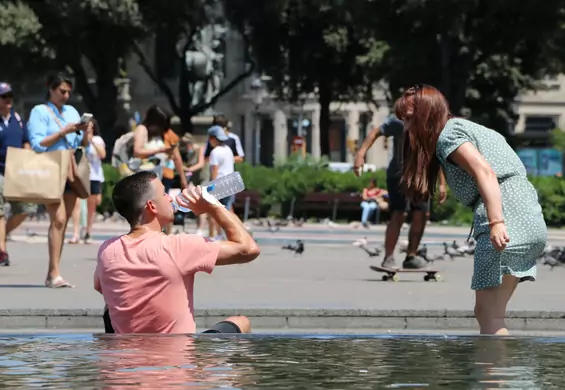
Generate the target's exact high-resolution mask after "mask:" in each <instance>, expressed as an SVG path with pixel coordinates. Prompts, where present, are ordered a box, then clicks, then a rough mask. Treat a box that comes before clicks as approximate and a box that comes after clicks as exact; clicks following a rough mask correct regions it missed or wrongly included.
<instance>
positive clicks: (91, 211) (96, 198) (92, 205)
mask: <svg viewBox="0 0 565 390" xmlns="http://www.w3.org/2000/svg"><path fill="white" fill-rule="evenodd" d="M101 202H102V195H101V194H97V195H90V196H89V197H88V214H87V215H86V236H85V239H84V240H85V242H86V241H87V240H88V239H89V238H90V235H91V234H92V225H93V224H94V215H95V214H96V207H97V206H98V205H100V203H101Z"/></svg>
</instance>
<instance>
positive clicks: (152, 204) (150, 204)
mask: <svg viewBox="0 0 565 390" xmlns="http://www.w3.org/2000/svg"><path fill="white" fill-rule="evenodd" d="M147 210H149V212H150V213H151V214H154V215H157V205H156V204H155V202H153V201H152V200H149V201H147Z"/></svg>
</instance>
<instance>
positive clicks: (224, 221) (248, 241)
mask: <svg viewBox="0 0 565 390" xmlns="http://www.w3.org/2000/svg"><path fill="white" fill-rule="evenodd" d="M207 214H208V215H209V216H210V217H212V218H213V219H214V221H216V223H217V224H218V225H219V226H220V227H221V228H222V229H223V230H224V232H225V233H226V238H227V240H226V241H220V242H219V244H220V250H219V252H218V260H216V265H231V264H241V263H248V262H250V261H252V260H254V259H256V258H257V257H258V256H259V254H260V253H261V251H260V250H259V246H258V245H257V243H256V242H255V240H254V239H253V237H251V235H250V234H249V232H248V231H247V228H246V227H245V225H244V224H243V222H241V220H240V219H239V217H238V216H237V215H236V214H234V213H232V212H231V211H230V210H227V209H226V208H225V207H224V206H222V205H220V204H218V205H213V207H211V208H210V210H209V211H208V212H207Z"/></svg>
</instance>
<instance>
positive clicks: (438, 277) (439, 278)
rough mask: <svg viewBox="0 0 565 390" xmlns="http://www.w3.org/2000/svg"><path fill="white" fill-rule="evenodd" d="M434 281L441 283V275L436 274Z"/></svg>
mask: <svg viewBox="0 0 565 390" xmlns="http://www.w3.org/2000/svg"><path fill="white" fill-rule="evenodd" d="M434 279H435V281H436V282H439V281H440V280H441V275H440V274H436V276H435V278H434Z"/></svg>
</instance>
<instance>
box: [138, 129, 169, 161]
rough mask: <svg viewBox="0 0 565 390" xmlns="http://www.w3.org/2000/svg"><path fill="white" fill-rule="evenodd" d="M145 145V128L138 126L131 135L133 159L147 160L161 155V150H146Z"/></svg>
mask: <svg viewBox="0 0 565 390" xmlns="http://www.w3.org/2000/svg"><path fill="white" fill-rule="evenodd" d="M146 143H147V127H145V126H144V125H139V126H137V128H136V129H135V132H134V134H133V157H136V158H148V157H151V156H154V155H156V154H158V153H163V149H155V150H146V149H145V144H146Z"/></svg>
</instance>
